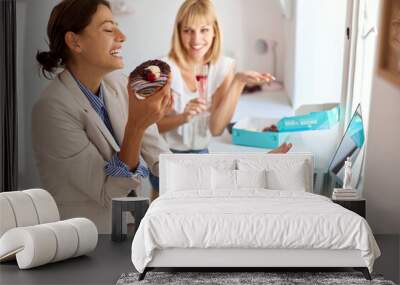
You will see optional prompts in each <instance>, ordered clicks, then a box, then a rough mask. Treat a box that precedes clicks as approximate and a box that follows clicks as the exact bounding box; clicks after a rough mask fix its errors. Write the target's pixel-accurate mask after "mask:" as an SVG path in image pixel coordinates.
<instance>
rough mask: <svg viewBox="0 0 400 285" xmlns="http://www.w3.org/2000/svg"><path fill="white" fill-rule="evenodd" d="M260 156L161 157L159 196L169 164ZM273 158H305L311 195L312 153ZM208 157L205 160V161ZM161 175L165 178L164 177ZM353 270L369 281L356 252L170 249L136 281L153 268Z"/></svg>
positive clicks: (158, 254)
mask: <svg viewBox="0 0 400 285" xmlns="http://www.w3.org/2000/svg"><path fill="white" fill-rule="evenodd" d="M256 156H258V157H259V156H260V154H259V153H258V154H213V155H208V156H205V155H198V154H179V155H171V154H167V155H161V156H160V195H162V194H163V193H165V192H166V186H165V184H166V179H165V174H166V173H167V163H168V161H174V160H182V159H188V160H191V161H196V160H197V162H199V161H201V162H204V163H212V162H213V160H220V159H224V160H229V159H231V160H232V161H233V160H235V159H240V158H249V157H256ZM272 156H273V158H274V159H275V158H282V159H304V161H306V162H307V163H309V166H310V167H309V170H310V173H307V175H309V177H310V179H311V180H310V181H311V183H310V185H309V187H311V188H309V189H306V191H309V192H312V185H313V183H312V179H313V170H314V162H313V157H312V154H309V153H303V154H298V153H296V154H283V155H280V154H273V155H272ZM206 157H207V158H206ZM163 173H164V175H163ZM344 267H346V268H348V267H349V268H353V269H355V270H358V271H361V272H362V273H363V275H364V277H365V278H366V279H367V280H371V275H370V273H369V270H368V268H367V267H366V264H365V261H364V260H363V258H362V257H361V252H360V251H359V250H331V249H255V248H218V249H217V248H207V249H198V248H169V249H157V250H155V252H154V256H153V259H152V260H151V261H150V262H149V264H148V265H147V267H146V268H145V270H144V271H143V273H141V274H140V275H139V280H143V279H144V277H145V276H146V273H147V272H148V271H151V270H153V269H156V268H185V269H193V268H207V269H208V268H210V269H211V270H212V269H217V268H230V269H234V271H246V270H247V271H249V270H250V269H254V268H256V269H260V271H263V270H261V269H267V268H268V269H271V268H273V269H277V268H285V269H287V271H290V269H291V268H292V269H294V268H302V269H303V268H306V269H310V271H312V269H316V268H318V269H321V268H326V269H329V268H330V269H333V268H344Z"/></svg>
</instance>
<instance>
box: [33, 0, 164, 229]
mask: <svg viewBox="0 0 400 285" xmlns="http://www.w3.org/2000/svg"><path fill="white" fill-rule="evenodd" d="M47 34H48V38H49V51H45V52H38V54H37V60H38V62H39V63H40V65H41V69H42V72H43V74H44V75H45V76H46V78H49V79H50V78H53V79H52V81H51V83H50V84H49V86H48V87H47V88H46V90H45V91H44V92H43V94H42V95H41V97H40V99H39V101H38V102H37V103H36V104H35V106H34V109H33V113H32V137H33V147H34V151H35V156H36V159H37V163H38V168H39V172H40V177H41V180H42V184H43V186H44V188H46V189H47V190H49V191H50V192H51V193H52V194H53V196H54V198H55V200H56V202H57V204H58V206H59V208H60V212H61V216H62V218H64V219H65V218H70V217H76V216H83V217H87V218H90V219H91V220H93V221H94V222H95V223H96V225H97V226H98V229H99V232H101V233H107V232H110V220H111V214H110V213H111V211H110V208H111V207H110V206H111V199H112V198H113V197H120V196H127V195H128V194H129V193H130V192H131V191H132V190H133V189H137V187H138V186H139V185H140V183H141V178H142V177H145V176H147V175H148V169H147V168H146V167H144V164H143V161H142V158H143V159H144V160H145V161H146V163H147V165H148V167H149V168H150V170H151V172H152V173H154V174H156V175H157V174H158V156H159V154H160V153H163V152H168V147H167V146H166V145H165V144H164V141H163V140H162V139H161V138H160V136H159V133H158V130H157V126H156V125H155V123H156V122H157V121H158V120H159V119H160V118H161V117H162V116H163V114H164V112H165V110H166V108H167V106H168V104H169V101H170V80H168V82H167V84H166V86H164V87H163V88H162V89H160V90H159V91H157V92H156V93H155V94H154V95H153V96H152V97H150V98H148V99H146V100H138V99H137V98H136V96H134V95H133V94H132V92H133V91H128V89H127V84H128V80H127V78H126V77H125V76H123V75H122V74H121V73H119V72H113V71H115V70H118V69H121V68H122V67H123V65H124V63H123V59H122V57H121V55H120V51H121V48H122V45H123V43H124V42H125V40H126V38H125V35H124V34H123V33H122V32H121V31H120V30H119V28H118V26H117V24H116V22H115V20H114V17H113V14H112V12H111V10H110V5H109V3H108V2H107V1H105V0H64V1H62V2H61V3H60V4H58V5H57V6H56V7H55V8H54V9H53V11H52V13H51V16H50V19H49V23H48V27H47ZM128 93H129V94H128Z"/></svg>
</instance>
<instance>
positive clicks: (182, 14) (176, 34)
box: [168, 0, 222, 67]
mask: <svg viewBox="0 0 400 285" xmlns="http://www.w3.org/2000/svg"><path fill="white" fill-rule="evenodd" d="M199 19H205V20H206V21H207V23H209V24H212V26H213V29H214V39H213V42H212V45H211V47H210V49H209V50H208V51H207V53H206V54H205V58H204V59H205V63H215V62H216V61H217V60H218V58H219V56H220V54H221V43H222V35H221V30H220V28H219V23H218V19H217V15H216V13H215V9H214V6H213V4H212V3H211V1H210V0H186V1H185V2H184V3H183V4H182V5H181V7H180V8H179V11H178V14H177V15H176V19H175V24H174V31H173V33H172V40H171V50H170V51H169V54H168V56H169V57H170V58H172V59H173V60H174V61H175V62H176V63H178V64H180V65H182V66H184V67H185V66H188V60H187V54H186V51H185V49H184V47H183V44H182V40H181V37H180V32H181V28H182V25H183V24H187V25H192V24H193V23H195V22H196V21H198V20H199Z"/></svg>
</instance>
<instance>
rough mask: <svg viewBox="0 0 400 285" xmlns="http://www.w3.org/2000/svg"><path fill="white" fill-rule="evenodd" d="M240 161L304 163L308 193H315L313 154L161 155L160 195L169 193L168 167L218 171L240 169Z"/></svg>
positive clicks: (275, 163) (270, 163)
mask: <svg viewBox="0 0 400 285" xmlns="http://www.w3.org/2000/svg"><path fill="white" fill-rule="evenodd" d="M240 161H246V162H249V161H254V162H257V161H262V163H263V165H266V164H269V165H271V166H274V167H275V166H276V165H287V164H291V163H293V162H295V163H296V162H297V163H298V162H304V164H305V165H307V167H305V171H306V172H307V173H306V174H305V175H306V177H309V183H308V186H307V189H306V191H307V192H313V173H314V159H313V155H312V154H311V153H294V154H292V153H291V154H260V153H246V154H236V153H227V154H161V155H160V195H162V194H164V193H165V192H166V191H167V186H166V185H167V181H168V165H171V163H173V164H180V165H184V166H187V167H190V166H211V167H214V168H218V169H238V168H237V167H238V163H240Z"/></svg>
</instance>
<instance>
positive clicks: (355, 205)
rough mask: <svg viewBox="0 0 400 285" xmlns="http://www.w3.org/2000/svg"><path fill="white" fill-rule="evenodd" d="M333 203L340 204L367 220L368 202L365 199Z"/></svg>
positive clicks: (335, 201)
mask: <svg viewBox="0 0 400 285" xmlns="http://www.w3.org/2000/svg"><path fill="white" fill-rule="evenodd" d="M332 202H334V203H336V204H339V205H340V206H342V207H344V208H346V209H348V210H350V211H353V212H354V213H356V214H359V215H360V216H361V217H363V218H364V219H365V214H366V201H365V199H354V200H332Z"/></svg>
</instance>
